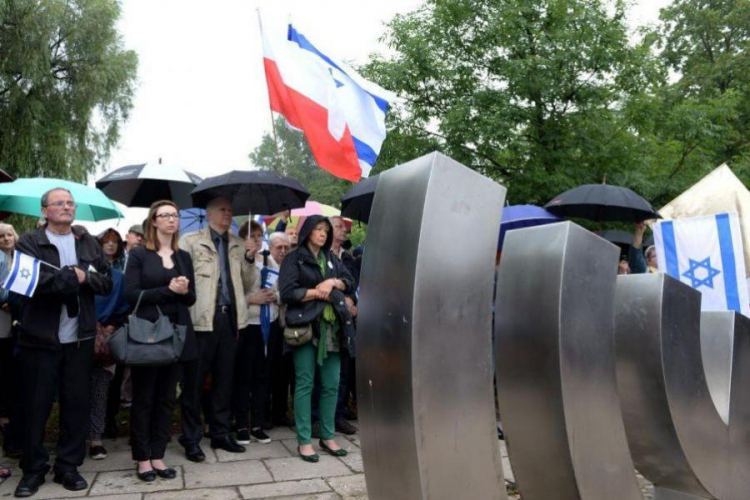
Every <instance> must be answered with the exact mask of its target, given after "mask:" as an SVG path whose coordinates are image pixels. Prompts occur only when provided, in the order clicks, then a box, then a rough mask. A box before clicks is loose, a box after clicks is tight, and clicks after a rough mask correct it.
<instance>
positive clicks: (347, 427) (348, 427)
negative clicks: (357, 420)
mask: <svg viewBox="0 0 750 500" xmlns="http://www.w3.org/2000/svg"><path fill="white" fill-rule="evenodd" d="M336 432H340V433H341V434H346V435H347V436H351V435H352V434H356V433H357V428H356V427H354V426H353V425H352V424H350V423H349V422H348V421H346V420H344V419H341V420H338V421H337V422H336Z"/></svg>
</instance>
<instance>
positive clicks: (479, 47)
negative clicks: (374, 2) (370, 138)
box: [363, 0, 666, 204]
mask: <svg viewBox="0 0 750 500" xmlns="http://www.w3.org/2000/svg"><path fill="white" fill-rule="evenodd" d="M625 14H626V12H625V6H624V3H623V2H620V1H616V2H614V3H605V2H603V1H600V0H536V1H528V0H501V1H497V0H453V1H450V2H447V1H443V0H426V2H425V3H424V5H423V6H422V7H421V8H419V9H418V10H417V11H415V12H412V13H410V14H406V15H398V16H396V17H395V18H394V19H393V20H392V21H391V22H390V23H389V24H388V31H387V33H386V34H385V36H384V40H385V41H386V42H387V44H388V46H389V48H390V49H391V50H392V51H393V52H394V55H389V56H388V58H385V57H382V56H375V57H373V58H372V59H371V61H370V62H369V63H368V64H367V65H366V66H365V67H364V68H363V71H364V72H365V74H366V76H367V77H369V78H372V79H374V80H376V81H377V82H378V83H379V84H380V85H382V86H383V87H385V88H388V89H390V90H393V91H396V92H397V93H399V95H400V96H401V97H403V98H404V100H405V104H404V105H402V106H397V107H396V109H395V116H394V117H393V119H392V121H391V122H390V123H391V125H393V124H396V133H395V134H394V130H389V135H388V136H387V138H386V142H385V144H384V149H386V150H387V149H389V148H391V146H392V143H390V142H389V141H390V140H391V139H393V138H398V139H399V140H401V141H402V142H408V141H403V137H404V136H408V137H411V138H412V139H413V140H414V141H423V142H424V141H428V140H429V141H433V142H436V143H437V144H438V145H439V147H440V149H441V150H443V151H444V152H446V153H447V154H449V155H450V156H452V157H454V158H455V159H456V160H458V161H461V162H462V163H464V164H466V165H468V166H470V167H472V168H474V169H476V170H478V171H480V172H481V173H483V174H486V175H489V176H491V177H493V178H496V179H498V180H500V181H502V182H503V183H504V184H506V186H507V187H509V188H510V189H509V191H508V196H509V199H510V201H511V202H520V201H523V202H525V203H528V202H531V203H539V204H544V203H546V202H547V201H549V200H550V199H551V198H552V197H553V196H554V195H555V194H557V193H558V192H560V191H562V190H564V189H568V188H570V187H573V186H575V185H578V184H581V183H584V182H601V181H602V179H603V178H604V177H605V176H606V178H607V180H608V181H609V182H613V183H623V184H629V185H631V186H632V187H636V188H637V187H638V186H637V185H638V184H639V183H642V182H644V179H643V178H641V177H639V176H636V175H633V172H634V171H637V170H638V168H640V167H643V166H645V165H642V164H641V162H645V161H646V160H645V159H646V158H648V157H649V155H646V154H645V152H644V148H645V147H646V146H647V143H645V142H644V141H642V140H640V138H639V137H638V136H637V135H636V134H635V130H634V127H633V123H632V121H631V118H632V117H631V116H630V115H629V114H628V109H627V108H626V106H625V103H626V102H628V101H629V100H630V99H631V98H634V97H636V96H641V95H643V94H645V93H647V92H648V91H649V90H650V89H652V88H653V87H656V86H658V85H660V84H661V83H663V82H664V80H665V76H666V75H665V72H664V71H663V68H662V66H661V65H660V64H659V62H658V61H657V60H656V59H655V58H654V57H653V54H652V52H651V44H652V43H653V42H654V37H646V38H644V39H643V41H642V42H641V43H640V44H639V45H632V44H631V43H630V42H629V39H628V29H627V27H626V24H625ZM394 149H397V148H394ZM394 152H395V151H394ZM398 156H399V155H398V154H392V155H391V156H390V157H389V159H388V160H389V162H392V163H400V162H402V161H405V160H407V159H410V158H405V157H398ZM634 162H635V164H634ZM383 166H388V165H383Z"/></svg>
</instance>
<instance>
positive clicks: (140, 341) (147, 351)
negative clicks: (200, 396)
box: [107, 292, 187, 366]
mask: <svg viewBox="0 0 750 500" xmlns="http://www.w3.org/2000/svg"><path fill="white" fill-rule="evenodd" d="M142 298H143V292H141V294H140V295H139V296H138V302H137V303H136V305H135V309H134V310H133V312H132V314H130V316H128V321H127V322H126V323H125V324H124V325H122V326H121V327H120V328H119V329H118V330H117V331H116V332H115V333H114V334H113V335H112V336H111V337H110V338H109V340H108V341H107V345H108V346H109V353H110V356H111V357H112V359H113V360H114V361H115V362H117V363H122V364H125V365H131V366H158V365H168V364H171V363H175V362H177V361H178V360H179V359H180V356H181V355H182V349H183V348H184V347H185V339H186V338H187V327H186V326H184V325H173V324H172V322H171V321H170V320H169V318H168V317H166V316H164V315H163V314H162V312H161V309H159V306H156V310H157V311H158V312H159V318H158V319H157V320H156V321H155V322H151V321H148V320H146V319H142V318H139V317H138V316H136V314H137V313H138V307H139V306H140V305H141V299H142Z"/></svg>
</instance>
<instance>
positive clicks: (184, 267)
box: [125, 246, 198, 361]
mask: <svg viewBox="0 0 750 500" xmlns="http://www.w3.org/2000/svg"><path fill="white" fill-rule="evenodd" d="M172 261H173V262H174V264H175V267H176V268H177V274H178V276H185V277H186V278H187V279H188V280H190V283H189V285H188V293H187V294H185V295H180V294H178V293H174V292H173V291H171V290H170V289H169V281H166V282H165V281H164V280H163V274H162V269H163V268H164V264H163V263H162V259H161V256H159V254H158V253H156V252H155V251H153V250H148V249H147V248H146V247H144V246H137V247H135V248H134V249H133V250H131V251H130V255H128V266H127V268H126V269H125V298H126V299H127V301H128V303H129V304H130V306H131V307H133V308H135V305H136V303H137V302H138V297H139V296H140V295H141V292H143V299H142V300H141V305H140V307H139V308H138V314H137V316H138V317H139V318H143V319H147V320H149V321H156V320H157V319H158V318H159V311H158V310H157V309H156V306H157V305H158V306H159V307H160V309H161V310H162V313H164V315H166V316H170V314H169V311H170V310H175V309H176V312H175V314H174V315H173V316H174V317H173V318H172V321H175V322H176V323H177V324H178V325H185V326H187V338H186V340H185V347H184V348H183V351H182V356H181V357H180V361H191V360H194V359H198V343H197V340H196V338H195V331H193V322H192V320H191V319H190V306H192V305H193V304H195V275H194V273H193V260H192V259H191V258H190V254H189V253H187V252H186V251H184V250H180V251H179V252H176V253H173V254H172Z"/></svg>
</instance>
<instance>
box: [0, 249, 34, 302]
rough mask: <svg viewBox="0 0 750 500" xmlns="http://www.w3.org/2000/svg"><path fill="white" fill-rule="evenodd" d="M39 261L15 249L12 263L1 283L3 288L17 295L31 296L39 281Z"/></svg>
mask: <svg viewBox="0 0 750 500" xmlns="http://www.w3.org/2000/svg"><path fill="white" fill-rule="evenodd" d="M40 264H41V261H40V260H39V259H36V258H34V257H31V256H29V255H26V254H25V253H21V252H19V251H16V252H15V254H14V256H13V265H12V266H11V269H10V273H9V274H8V277H7V278H6V279H5V282H4V283H3V288H5V289H6V290H9V291H11V292H16V293H17V294H19V295H25V296H27V297H33V296H34V292H35V291H36V285H37V283H39V266H40Z"/></svg>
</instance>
